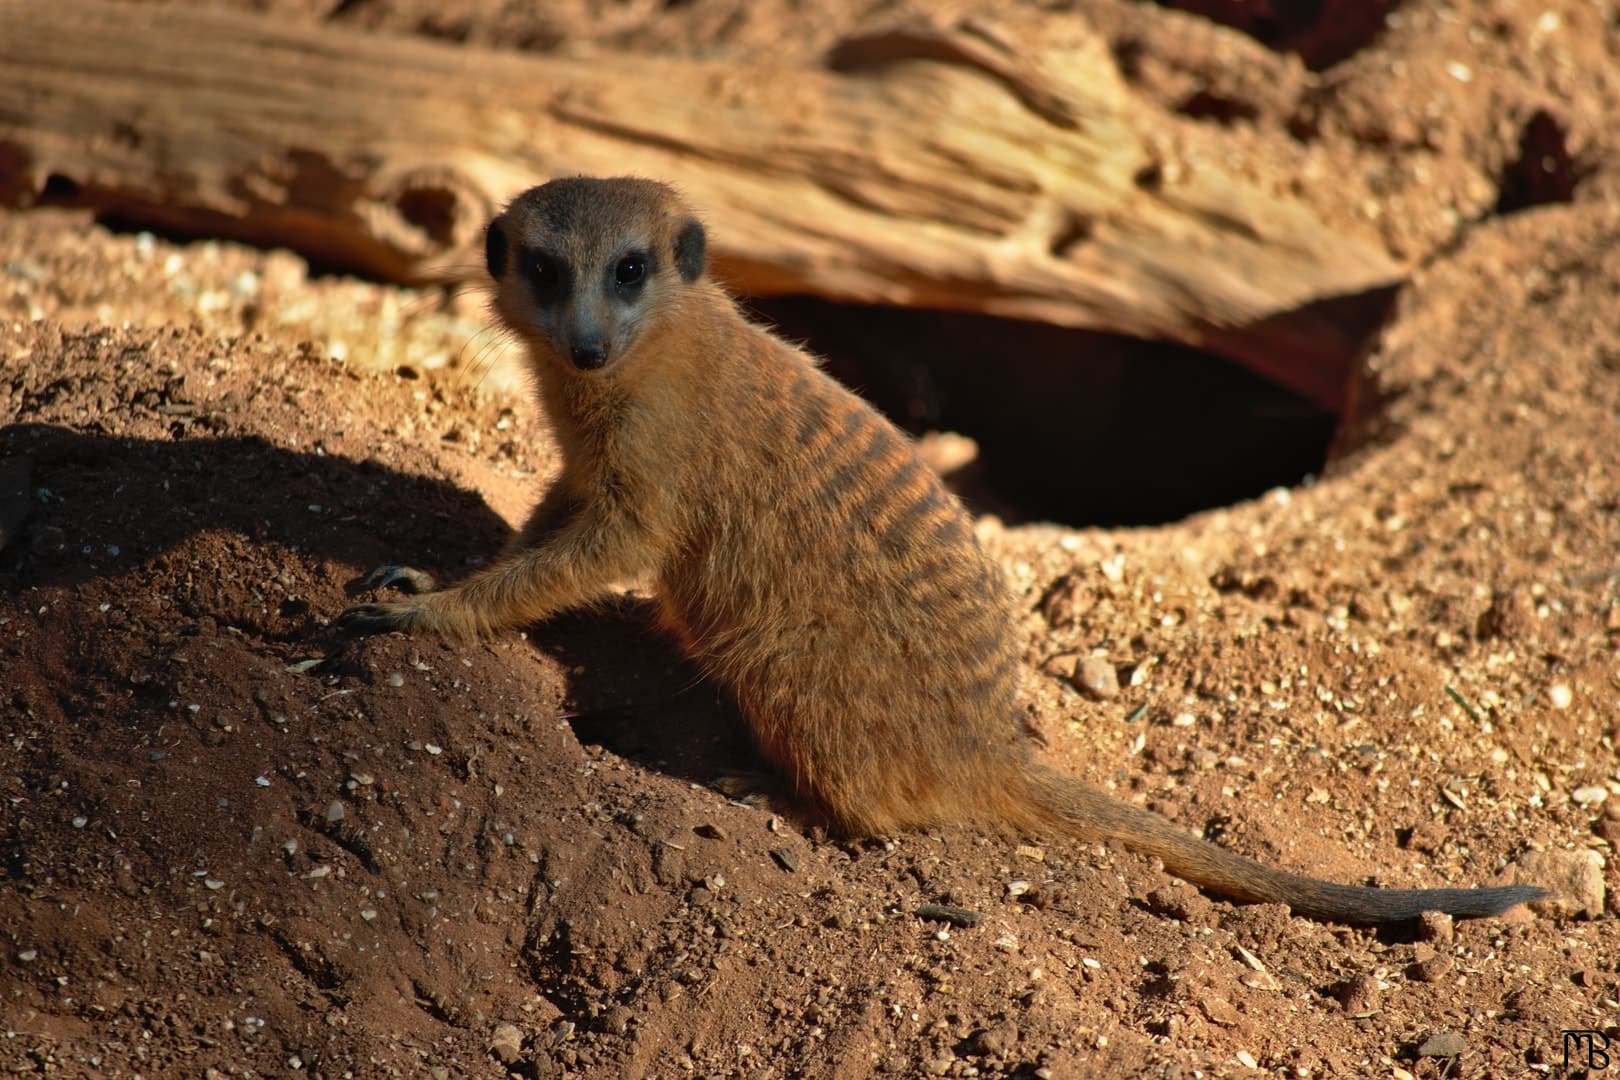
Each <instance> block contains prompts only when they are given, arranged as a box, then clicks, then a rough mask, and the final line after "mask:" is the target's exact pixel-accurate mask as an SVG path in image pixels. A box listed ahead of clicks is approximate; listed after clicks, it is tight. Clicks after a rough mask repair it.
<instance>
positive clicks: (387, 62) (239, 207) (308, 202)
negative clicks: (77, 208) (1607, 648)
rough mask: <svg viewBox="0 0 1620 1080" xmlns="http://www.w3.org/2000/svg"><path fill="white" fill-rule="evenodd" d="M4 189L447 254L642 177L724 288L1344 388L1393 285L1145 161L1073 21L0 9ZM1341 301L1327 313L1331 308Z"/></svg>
mask: <svg viewBox="0 0 1620 1080" xmlns="http://www.w3.org/2000/svg"><path fill="white" fill-rule="evenodd" d="M0 25H4V26H5V27H6V32H5V33H4V34H0V203H3V204H7V205H13V206H23V205H28V204H30V203H32V202H36V201H41V200H46V201H52V202H57V203H64V202H65V203H73V204H80V205H84V206H89V207H93V208H94V209H96V210H97V211H98V212H100V213H102V214H104V215H110V216H116V217H118V218H120V219H122V220H124V221H127V222H132V223H139V224H142V225H147V226H151V227H159V228H164V229H170V230H175V231H179V232H183V233H188V234H202V235H216V236H226V237H235V238H240V239H245V240H248V241H251V242H253V243H257V244H263V245H268V246H285V247H290V248H293V249H295V250H298V251H300V252H302V253H304V254H306V255H308V256H309V257H310V258H312V259H314V260H318V261H320V262H323V263H327V264H331V265H336V266H341V267H348V268H354V269H358V270H361V271H363V272H366V273H369V274H372V275H377V276H380V277H383V278H386V279H391V280H400V281H420V280H424V279H429V278H434V277H442V276H444V275H446V274H449V275H451V276H454V275H456V274H460V275H463V276H465V275H469V274H471V273H472V272H474V270H475V268H476V267H477V264H478V261H479V260H478V256H477V250H478V237H479V233H480V230H481V229H482V226H483V225H484V223H485V222H486V221H487V219H488V218H489V216H490V215H491V214H492V213H493V212H494V211H495V210H497V209H498V207H499V206H500V205H501V203H502V202H504V201H505V200H506V199H508V198H510V197H511V196H512V195H514V194H515V193H517V192H518V191H520V190H522V189H523V188H525V187H527V186H528V185H530V184H532V183H535V182H538V181H539V180H541V179H544V178H546V177H549V176H556V175H565V174H573V173H596V174H608V175H616V174H624V173H635V174H640V175H646V176H656V177H659V178H664V179H668V180H671V181H673V182H675V183H677V184H678V185H679V186H680V187H681V188H682V189H683V190H684V191H685V193H686V194H687V195H688V196H689V197H690V199H691V200H692V201H693V202H694V203H695V204H696V205H698V206H699V207H701V208H703V209H704V210H705V211H706V213H707V215H708V217H709V218H710V219H711V226H712V228H711V232H712V234H713V242H714V251H715V255H716V266H717V270H718V272H719V273H720V274H721V275H722V276H723V277H725V278H726V279H727V280H728V281H729V283H730V284H731V285H732V286H733V287H734V288H736V289H738V290H739V291H742V292H744V293H751V294H756V295H772V294H811V295H818V296H823V297H827V298H830V299H835V300H843V301H858V302H862V303H872V304H889V305H904V306H911V307H923V308H948V309H958V310H968V311H979V312H985V313H989V314H994V315H1001V316H1008V317H1013V318H1019V319H1032V320H1040V321H1044V322H1050V323H1055V324H1059V325H1063V326H1072V327H1084V328H1088V329H1094V330H1104V331H1113V332H1118V333H1122V334H1130V335H1138V336H1146V337H1152V338H1160V339H1171V340H1176V341H1181V342H1186V343H1189V344H1193V345H1198V346H1203V347H1207V348H1212V349H1215V350H1217V351H1220V352H1222V353H1225V354H1227V355H1229V356H1231V357H1234V358H1236V359H1238V360H1239V361H1241V362H1243V363H1246V364H1248V365H1250V366H1251V367H1254V368H1256V369H1258V370H1260V371H1262V372H1263V373H1265V374H1268V375H1270V376H1272V377H1274V378H1276V379H1279V380H1280V381H1282V382H1284V383H1286V384H1288V385H1290V386H1292V387H1294V388H1295V389H1297V390H1299V391H1301V392H1303V393H1305V394H1306V395H1308V396H1310V397H1311V398H1313V399H1315V400H1317V401H1318V402H1321V403H1323V404H1326V405H1328V406H1329V407H1333V408H1337V407H1339V406H1340V405H1341V404H1342V401H1343V394H1344V387H1345V386H1346V383H1347V379H1346V375H1347V372H1348V370H1349V366H1350V364H1351V363H1352V361H1353V359H1354V356H1355V354H1356V350H1357V348H1358V347H1359V345H1360V342H1361V341H1362V339H1363V338H1364V336H1365V332H1366V330H1367V329H1368V324H1369V320H1370V316H1368V315H1367V314H1366V312H1365V310H1364V308H1365V305H1364V304H1362V303H1359V302H1358V301H1357V298H1365V297H1367V296H1373V297H1378V296H1382V295H1385V294H1387V292H1388V290H1389V289H1390V288H1391V287H1392V286H1393V285H1394V284H1395V283H1397V282H1398V281H1399V280H1400V279H1401V277H1402V273H1401V269H1400V268H1399V267H1398V266H1397V265H1395V264H1394V263H1393V262H1391V260H1390V259H1388V258H1387V257H1386V256H1385V255H1384V254H1383V253H1382V252H1381V251H1379V250H1377V249H1376V248H1373V247H1371V246H1369V245H1368V244H1366V243H1363V242H1360V241H1358V240H1354V239H1350V238H1347V237H1344V236H1341V235H1336V234H1335V233H1334V232H1333V231H1332V230H1330V229H1329V228H1327V227H1326V226H1324V225H1323V224H1322V223H1321V221H1320V220H1319V219H1317V218H1316V217H1315V216H1314V215H1313V214H1312V213H1311V212H1310V211H1309V210H1308V209H1306V208H1305V207H1304V206H1303V205H1302V204H1300V203H1298V202H1295V201H1292V200H1289V199H1287V198H1284V197H1281V196H1278V195H1276V194H1273V193H1269V192H1265V191H1262V190H1260V189H1258V188H1257V187H1255V186H1253V185H1250V184H1247V183H1245V182H1244V181H1242V180H1240V179H1238V178H1237V177H1236V176H1234V175H1230V174H1228V173H1225V172H1223V171H1222V170H1221V168H1220V167H1219V166H1218V165H1217V164H1215V163H1212V162H1200V163H1199V164H1198V165H1197V167H1184V166H1182V165H1179V164H1177V163H1175V162H1161V161H1156V160H1154V158H1153V157H1152V155H1151V154H1150V152H1149V151H1148V150H1147V149H1146V145H1145V141H1144V139H1143V138H1142V137H1140V136H1139V134H1138V133H1137V128H1138V126H1139V125H1140V124H1142V123H1146V122H1148V121H1146V120H1144V119H1142V117H1145V116H1148V115H1149V113H1148V111H1147V110H1141V109H1137V108H1135V107H1133V103H1132V101H1131V97H1130V94H1129V92H1128V91H1127V89H1126V87H1125V86H1124V84H1123V82H1122V81H1121V79H1120V77H1119V75H1118V72H1117V70H1116V69H1115V67H1114V65H1113V62H1112V59H1111V58H1110V56H1109V55H1108V53H1107V51H1106V49H1105V47H1104V45H1103V43H1102V41H1101V40H1100V39H1099V38H1098V37H1096V36H1095V35H1094V34H1092V33H1091V32H1090V31H1089V29H1088V28H1087V27H1085V26H1084V25H1083V24H1082V23H1080V22H1079V21H1078V20H1077V19H1076V18H1075V17H1074V16H1072V15H1066V16H1062V17H1040V18H1035V17H1021V18H1019V19H1018V20H1016V21H1012V20H1006V21H1002V20H998V21H997V22H995V23H988V22H984V21H975V20H971V19H970V20H966V21H962V22H958V23H953V24H949V25H924V24H918V25H909V26H897V27H895V28H893V29H890V30H886V31H884V32H881V33H876V34H871V35H867V36H864V37H861V38H858V39H853V40H850V41H847V42H845V43H844V44H843V45H842V46H841V47H840V48H839V49H837V50H836V51H835V52H834V54H833V55H832V57H831V58H830V62H829V65H828V66H827V67H826V68H825V69H815V70H781V69H772V68H764V67H746V66H736V65H730V64H725V63H718V62H709V61H695V60H673V59H671V60H660V59H654V58H648V57H644V56H636V57H621V56H613V55H598V56H593V57H590V58H588V59H579V58H557V57H535V56H526V55H519V54H505V53H497V52H492V51H488V50H480V49H474V48H469V47H457V46H453V45H446V44H442V43H437V42H431V41H427V40H419V39H412V38H398V37H387V36H379V35H372V34H366V33H361V32H355V31H349V30H344V29H338V28H333V27H329V26H318V25H305V24H291V23H287V22H284V21H280V22H278V21H273V20H270V19H266V18H263V17H259V16H254V15H250V14H246V13H239V12H230V11H214V10H201V9H194V8H190V7H156V6H149V5H135V4H127V3H109V2H105V0H51V2H50V3H39V2H37V0H0ZM1341 301H1344V303H1346V304H1348V305H1349V306H1348V307H1345V306H1343V305H1342V304H1341V303H1340V302H1341Z"/></svg>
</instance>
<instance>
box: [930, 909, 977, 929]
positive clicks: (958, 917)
mask: <svg viewBox="0 0 1620 1080" xmlns="http://www.w3.org/2000/svg"><path fill="white" fill-rule="evenodd" d="M917 917H918V918H920V919H926V920H928V921H929V922H942V923H949V924H950V925H952V926H957V927H961V928H963V929H971V928H973V927H975V926H978V925H979V923H981V922H983V921H984V916H983V915H981V914H979V913H978V912H977V911H969V910H968V909H967V908H959V907H952V906H951V905H949V904H923V905H921V906H919V907H918V908H917Z"/></svg>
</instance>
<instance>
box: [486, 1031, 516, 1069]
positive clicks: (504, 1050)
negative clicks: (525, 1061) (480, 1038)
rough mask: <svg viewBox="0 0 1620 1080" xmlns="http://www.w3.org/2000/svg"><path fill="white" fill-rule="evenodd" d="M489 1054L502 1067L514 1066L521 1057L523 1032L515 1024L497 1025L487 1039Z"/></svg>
mask: <svg viewBox="0 0 1620 1080" xmlns="http://www.w3.org/2000/svg"><path fill="white" fill-rule="evenodd" d="M489 1052H490V1053H491V1054H494V1055H495V1058H496V1060H498V1061H499V1062H500V1063H501V1064H502V1065H515V1064H517V1062H518V1059H519V1058H521V1057H522V1056H523V1032H521V1031H519V1030H518V1028H517V1025H516V1024H497V1025H496V1026H495V1033H494V1034H493V1035H491V1036H490V1039H489Z"/></svg>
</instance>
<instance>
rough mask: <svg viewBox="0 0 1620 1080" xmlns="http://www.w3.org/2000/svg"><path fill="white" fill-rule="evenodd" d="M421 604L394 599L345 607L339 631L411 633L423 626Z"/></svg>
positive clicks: (338, 623) (339, 620)
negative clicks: (399, 631)
mask: <svg viewBox="0 0 1620 1080" xmlns="http://www.w3.org/2000/svg"><path fill="white" fill-rule="evenodd" d="M422 616H423V611H422V608H421V605H420V604H418V603H417V602H415V601H412V600H393V601H389V602H388V603H383V604H355V605H354V606H353V607H349V608H345V609H344V610H343V613H342V614H340V615H339V616H338V617H337V628H338V631H339V633H344V634H355V635H360V634H386V633H387V632H388V631H390V630H403V631H404V632H406V633H410V632H411V631H412V630H417V629H421V628H422V621H423V619H422Z"/></svg>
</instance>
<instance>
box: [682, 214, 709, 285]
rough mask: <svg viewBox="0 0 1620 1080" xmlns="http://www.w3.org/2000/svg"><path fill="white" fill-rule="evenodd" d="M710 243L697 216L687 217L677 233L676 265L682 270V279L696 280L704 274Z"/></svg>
mask: <svg viewBox="0 0 1620 1080" xmlns="http://www.w3.org/2000/svg"><path fill="white" fill-rule="evenodd" d="M708 243H709V242H708V238H707V237H706V236H705V235H704V233H703V223H702V222H700V221H699V220H698V219H697V218H687V219H686V221H685V222H683V223H682V224H681V231H680V232H679V233H677V234H675V265H676V267H678V268H679V269H680V271H681V280H682V281H696V280H697V279H698V278H700V277H702V276H703V265H704V261H705V259H706V257H707V254H708Z"/></svg>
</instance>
